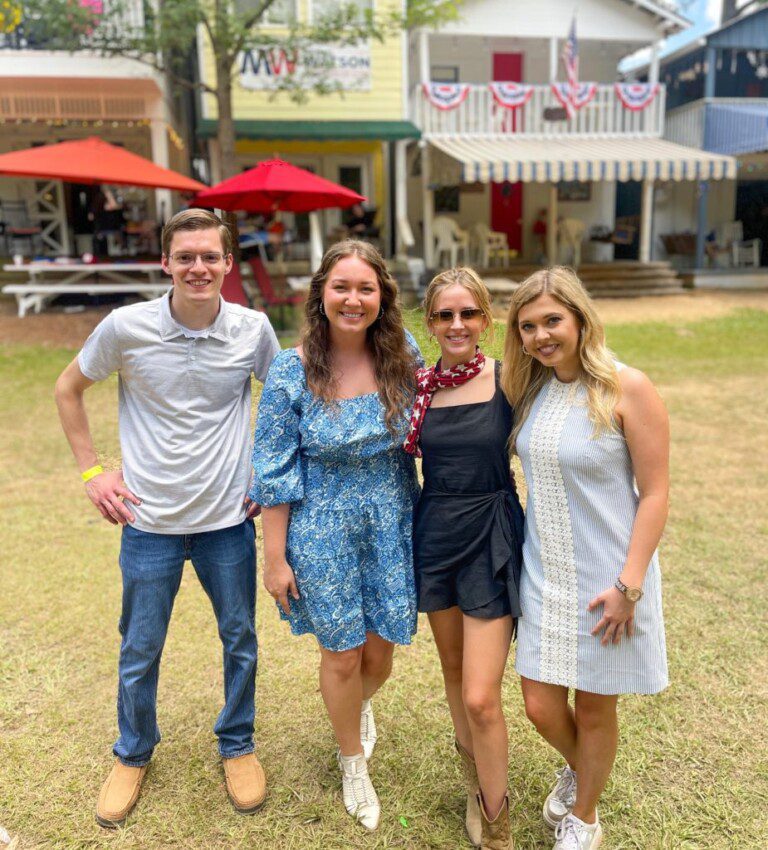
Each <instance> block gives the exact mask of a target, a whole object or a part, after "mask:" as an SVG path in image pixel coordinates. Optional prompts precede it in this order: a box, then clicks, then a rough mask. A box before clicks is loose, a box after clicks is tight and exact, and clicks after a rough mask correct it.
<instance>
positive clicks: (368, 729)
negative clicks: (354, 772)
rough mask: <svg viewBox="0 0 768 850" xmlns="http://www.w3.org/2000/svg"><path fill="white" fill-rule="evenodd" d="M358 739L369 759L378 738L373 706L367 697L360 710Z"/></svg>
mask: <svg viewBox="0 0 768 850" xmlns="http://www.w3.org/2000/svg"><path fill="white" fill-rule="evenodd" d="M360 740H361V742H362V744H363V753H365V757H366V759H369V758H370V757H371V756H372V755H373V748H374V747H375V746H376V741H377V740H378V735H377V734H376V722H375V720H374V719H373V708H372V707H371V701H370V700H369V699H364V700H363V707H362V710H361V711H360Z"/></svg>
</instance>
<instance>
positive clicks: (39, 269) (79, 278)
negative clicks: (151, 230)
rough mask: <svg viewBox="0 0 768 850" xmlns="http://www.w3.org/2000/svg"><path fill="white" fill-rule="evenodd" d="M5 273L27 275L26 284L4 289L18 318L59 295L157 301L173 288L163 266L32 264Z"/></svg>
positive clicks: (39, 308) (41, 307)
mask: <svg viewBox="0 0 768 850" xmlns="http://www.w3.org/2000/svg"><path fill="white" fill-rule="evenodd" d="M3 271H5V272H21V273H23V274H26V275H28V280H27V282H26V283H11V284H8V285H7V286H4V287H3V292H4V293H5V294H7V295H15V296H16V301H17V302H18V305H19V317H23V316H25V315H26V314H27V313H28V312H29V310H34V311H35V312H36V313H39V312H40V311H41V310H42V309H43V307H44V306H45V305H46V304H47V303H48V302H49V301H51V300H52V299H54V298H55V297H56V296H57V295H65V294H67V293H75V292H79V293H85V294H87V295H102V294H106V293H121V292H124V293H131V294H136V295H141V296H142V297H143V298H157V297H158V296H159V295H162V294H163V293H164V292H165V291H166V290H167V289H169V288H170V286H171V279H170V278H169V277H165V276H164V275H163V269H162V266H161V265H160V263H135V262H134V263H57V262H33V263H26V264H24V265H22V266H17V265H5V266H3Z"/></svg>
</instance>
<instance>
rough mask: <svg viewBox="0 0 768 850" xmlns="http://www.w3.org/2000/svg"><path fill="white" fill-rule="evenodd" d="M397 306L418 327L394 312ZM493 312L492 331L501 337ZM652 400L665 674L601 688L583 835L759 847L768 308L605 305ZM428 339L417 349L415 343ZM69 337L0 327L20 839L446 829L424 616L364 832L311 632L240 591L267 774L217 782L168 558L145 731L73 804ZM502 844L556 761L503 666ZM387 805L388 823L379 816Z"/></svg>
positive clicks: (440, 839)
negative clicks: (64, 382) (594, 799)
mask: <svg viewBox="0 0 768 850" xmlns="http://www.w3.org/2000/svg"><path fill="white" fill-rule="evenodd" d="M409 323H410V325H411V326H412V328H413V329H414V332H415V333H416V335H417V337H418V338H419V340H420V342H424V343H425V340H424V335H423V331H422V329H421V326H420V324H419V321H418V317H417V315H416V314H409ZM502 335H503V329H502V328H501V327H500V328H499V332H498V334H497V339H496V342H495V345H494V347H493V348H492V349H491V350H492V351H493V350H495V352H496V353H498V352H499V351H500V348H501V345H502ZM608 340H609V343H610V345H611V347H612V348H613V349H614V351H616V353H617V355H618V356H619V357H620V358H621V359H622V360H624V361H625V362H628V363H631V364H632V365H635V366H638V367H639V368H641V369H644V370H645V371H647V372H648V374H649V375H650V376H651V377H652V378H653V380H654V381H655V382H656V383H657V385H658V387H659V389H660V390H661V392H662V394H663V396H664V398H665V400H666V402H667V405H668V407H669V410H670V414H671V418H672V434H673V447H672V481H673V485H672V503H671V505H672V506H671V517H670V522H669V526H668V530H667V533H666V535H665V537H664V540H663V543H662V547H661V555H662V568H663V572H664V580H665V611H666V618H667V640H668V647H669V658H670V674H671V681H672V684H671V686H670V688H669V689H668V690H667V691H666V692H664V693H663V694H661V695H659V696H658V697H650V698H649V697H626V698H623V699H622V701H621V707H620V714H621V746H620V750H619V757H618V760H617V763H616V768H615V770H614V774H613V777H612V779H611V781H610V783H609V786H608V788H607V790H606V793H605V795H604V800H603V803H602V805H601V818H602V820H603V823H604V827H605V830H606V836H607V837H606V842H605V846H606V847H610V848H614V850H618V848H637V849H638V850H657V848H659V850H662V848H663V850H688V849H689V848H691V850H692V848H707V850H711V848H715V850H720V849H721V848H722V850H732V848H738V850H742V848H755V849H756V850H757V848H764V847H765V846H766V841H765V837H764V836H765V829H766V828H765V816H764V812H765V802H766V799H768V779H767V778H766V777H767V776H768V743H767V741H766V736H765V734H764V724H765V706H766V704H768V686H767V684H766V683H767V682H768V651H767V650H768V646H767V645H766V644H767V643H768V638H767V636H766V629H765V621H766V620H765V596H766V595H765V590H766V587H765V577H766V568H767V567H768V563H767V559H766V551H767V548H768V547H767V546H766V543H767V538H768V520H767V519H766V511H765V499H766V496H765V494H766V491H767V485H768V451H767V449H768V441H766V436H765V428H766V425H765V423H766V422H767V421H768V377H766V366H767V365H768V351H767V348H766V340H768V313H765V312H760V311H754V310H753V311H739V312H734V313H731V314H729V315H727V316H725V317H723V318H719V319H713V320H706V321H700V322H689V323H684V324H681V323H663V322H659V323H654V324H640V325H636V324H635V325H614V326H611V327H609V328H608ZM424 349H425V355H426V356H427V360H430V359H432V358H434V357H435V355H436V351H435V349H434V346H433V345H432V346H430V344H427V343H425V345H424ZM71 357H72V352H71V351H63V350H49V349H43V348H33V347H22V346H14V347H9V346H6V347H0V386H2V396H0V503H1V504H2V505H3V508H4V510H3V524H2V528H1V529H0V825H2V826H4V827H5V828H6V829H7V830H8V831H9V832H10V834H11V835H12V836H18V838H19V844H18V846H19V847H20V848H25V847H66V848H69V847H77V848H81V847H114V848H118V847H131V848H153V849H154V848H165V847H178V848H213V847H222V848H224V847H227V848H228V847H242V848H278V847H279V848H287V849H288V850H291V849H293V850H308V849H309V848H318V850H319V849H320V848H323V850H325V848H385V847H387V848H389V847H392V848H456V847H463V846H468V845H466V844H465V843H464V839H463V836H462V833H461V815H462V801H461V787H460V778H459V769H458V765H457V764H456V760H455V758H454V755H453V753H452V747H451V731H450V721H449V717H448V712H447V709H446V706H445V703H444V700H443V696H442V685H441V678H440V672H439V667H438V663H437V657H436V653H435V650H434V645H433V643H432V640H431V637H430V635H429V631H428V628H427V627H426V624H425V623H423V622H422V623H421V624H420V630H419V633H418V635H417V637H416V640H415V642H414V645H413V646H412V647H410V648H407V649H406V648H399V649H398V650H397V651H396V656H395V668H394V673H393V676H392V679H391V680H390V682H389V683H388V684H387V685H386V687H385V688H384V690H383V691H382V693H381V694H380V696H379V697H377V699H376V710H377V722H378V725H379V730H380V742H379V746H378V748H377V751H376V756H375V760H374V762H373V765H372V772H373V776H374V781H375V783H376V786H377V789H378V790H379V793H380V795H381V798H382V805H383V817H382V824H381V827H380V829H379V831H378V832H377V833H376V834H374V835H370V836H369V835H366V834H362V833H361V832H360V830H359V829H357V828H356V827H355V825H354V824H353V823H352V822H351V821H350V819H349V818H348V817H347V816H346V814H345V812H344V810H343V807H342V804H341V801H340V793H339V782H338V777H337V770H336V767H335V764H334V759H333V751H334V744H333V737H332V734H331V730H330V727H329V724H328V722H327V719H326V716H325V712H324V709H323V705H322V701H321V699H320V695H319V692H318V688H317V674H316V666H317V656H316V650H315V647H314V645H313V641H312V639H311V638H309V637H307V638H302V639H299V638H293V637H292V636H291V635H290V634H289V632H288V629H287V627H286V626H285V624H283V623H280V622H279V621H278V618H277V615H276V613H275V611H274V609H273V606H272V604H271V600H269V599H268V598H267V597H266V594H263V593H262V594H261V595H260V598H259V604H258V628H259V636H260V653H261V654H260V671H259V677H258V686H257V705H258V717H257V741H258V750H259V754H260V757H261V759H262V761H263V763H264V765H265V768H266V771H267V775H268V780H269V789H270V790H269V798H268V803H267V805H266V807H265V808H264V810H263V811H262V812H261V813H260V814H258V815H256V816H254V817H250V818H244V817H240V816H238V815H236V814H235V813H234V812H233V811H232V809H231V808H230V806H229V805H228V803H227V799H226V794H225V791H224V786H223V775H222V772H221V768H220V766H219V761H218V758H217V756H216V748H215V740H214V736H213V733H212V731H211V727H212V725H213V721H214V719H215V717H216V714H217V712H218V711H219V708H220V705H221V700H222V695H221V692H222V674H221V663H220V647H219V643H218V639H217V636H216V627H215V622H214V618H213V615H212V613H211V611H210V608H209V604H208V601H207V599H206V598H205V596H204V594H203V592H202V590H201V588H200V586H199V584H198V583H197V581H196V579H195V577H194V574H193V573H192V572H191V571H189V570H187V572H186V574H185V577H184V580H183V582H182V587H181V591H180V593H179V597H178V600H177V604H176V609H175V612H174V616H173V622H172V624H171V628H170V634H169V639H168V643H167V646H166V651H165V654H164V658H163V670H162V676H161V683H160V693H159V718H160V724H161V729H162V731H163V735H164V737H163V741H162V743H161V744H160V746H159V747H158V749H157V752H156V755H155V758H154V760H153V763H152V767H151V769H150V773H149V775H148V777H147V780H146V783H145V787H144V792H143V794H142V798H141V800H140V802H139V805H138V807H137V809H136V812H135V814H134V815H133V816H132V817H131V819H130V820H129V823H128V826H127V828H125V829H123V830H121V831H120V832H118V833H109V832H105V831H103V830H101V829H99V827H98V826H97V825H96V824H95V822H94V819H93V807H94V803H95V799H96V796H97V794H98V790H99V787H100V785H101V782H102V781H103V779H104V777H105V775H106V773H107V771H108V769H109V765H110V762H111V755H110V750H111V745H112V741H113V738H114V735H115V692H116V662H117V651H118V633H117V617H118V614H119V605H120V576H119V569H118V566H117V562H116V554H117V549H118V533H117V531H116V530H115V529H114V528H112V527H111V526H109V525H107V524H106V523H105V522H104V521H103V520H101V519H100V518H99V517H98V515H97V514H96V512H95V510H93V509H92V507H91V506H90V504H89V503H88V502H87V501H86V500H85V498H84V496H83V493H82V488H81V485H80V484H79V483H78V480H77V475H76V473H75V469H74V464H73V461H72V459H71V456H70V454H69V450H68V448H67V446H66V443H65V441H64V438H63V436H62V434H61V432H60V429H59V426H58V421H57V418H56V414H55V409H54V405H53V400H52V392H51V388H52V385H53V381H54V379H55V376H56V375H57V374H58V372H59V371H60V370H61V369H62V368H63V366H64V365H65V364H66V362H67V361H68V360H69V359H70V358H71ZM116 389H117V382H116V380H114V379H111V380H108V381H105V382H104V383H103V384H100V385H97V386H96V387H94V388H93V389H92V390H91V391H89V393H88V397H87V398H88V407H89V411H90V415H91V422H92V428H93V431H94V435H95V438H96V442H97V445H98V446H99V448H100V450H101V452H102V453H103V454H104V455H106V456H107V457H109V458H117V457H118V455H119V448H118V441H117V433H116V419H117V417H116ZM505 709H506V711H507V717H508V721H509V732H510V766H511V768H510V786H511V790H512V818H513V825H514V833H515V838H516V841H517V846H518V848H523V850H528V848H549V847H550V841H551V838H550V834H549V833H548V832H547V831H546V830H545V829H544V828H543V827H542V825H541V821H540V814H539V812H540V804H541V800H542V798H543V796H544V795H545V794H546V791H547V788H548V785H549V783H550V781H551V778H552V770H553V768H554V767H555V766H556V765H557V761H556V759H555V757H554V755H553V754H552V753H551V751H550V750H549V749H548V748H547V747H546V745H545V744H544V743H542V741H541V740H540V739H539V738H538V737H537V735H536V734H535V733H534V732H533V730H532V729H531V727H530V725H529V723H528V722H527V720H526V719H525V717H524V714H523V710H522V702H521V699H520V695H519V688H518V683H517V679H516V676H515V673H514V670H513V667H512V664H511V662H510V665H509V668H508V672H507V676H506V680H505ZM401 816H403V817H405V818H406V821H407V824H408V825H407V827H406V826H403V825H402V824H401V823H400V820H399V818H400V817H401Z"/></svg>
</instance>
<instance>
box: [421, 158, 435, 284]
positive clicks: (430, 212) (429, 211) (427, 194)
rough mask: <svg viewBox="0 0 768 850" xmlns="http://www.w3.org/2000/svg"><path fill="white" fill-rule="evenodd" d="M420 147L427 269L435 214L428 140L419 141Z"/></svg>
mask: <svg viewBox="0 0 768 850" xmlns="http://www.w3.org/2000/svg"><path fill="white" fill-rule="evenodd" d="M420 144H423V145H424V147H422V149H421V209H422V216H421V217H422V220H423V222H424V227H423V237H424V263H425V265H426V267H427V268H428V269H431V268H433V267H434V263H435V253H434V247H435V246H434V237H433V235H432V219H433V218H434V215H435V196H434V192H433V191H432V189H431V188H430V185H429V183H430V180H431V176H430V147H429V142H420Z"/></svg>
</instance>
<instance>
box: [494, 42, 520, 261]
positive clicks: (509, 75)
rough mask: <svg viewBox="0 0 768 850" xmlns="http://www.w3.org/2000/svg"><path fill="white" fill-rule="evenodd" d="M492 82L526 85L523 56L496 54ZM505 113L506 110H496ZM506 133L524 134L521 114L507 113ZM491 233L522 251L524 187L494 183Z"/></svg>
mask: <svg viewBox="0 0 768 850" xmlns="http://www.w3.org/2000/svg"><path fill="white" fill-rule="evenodd" d="M493 79H494V80H498V81H499V82H505V83H521V82H522V81H523V54H522V53H494V54H493ZM496 108H497V109H502V108H503V107H499V106H497V107H496ZM504 111H505V113H507V114H506V115H505V116H504V122H505V123H504V125H503V127H504V130H505V131H506V132H508V133H516V132H520V130H522V121H521V117H522V116H521V115H518V110H517V109H513V110H508V109H505V110H504ZM491 229H492V230H500V231H501V232H502V233H506V234H507V238H508V240H509V247H510V248H515V249H516V250H517V251H521V250H522V248H523V184H522V183H510V182H508V181H506V182H504V183H491Z"/></svg>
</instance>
